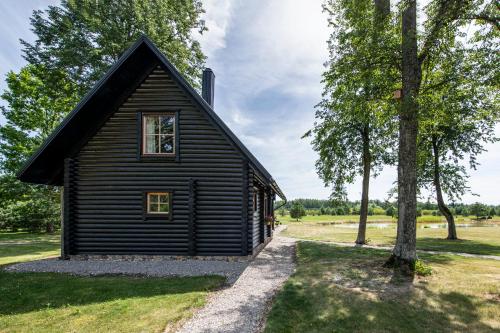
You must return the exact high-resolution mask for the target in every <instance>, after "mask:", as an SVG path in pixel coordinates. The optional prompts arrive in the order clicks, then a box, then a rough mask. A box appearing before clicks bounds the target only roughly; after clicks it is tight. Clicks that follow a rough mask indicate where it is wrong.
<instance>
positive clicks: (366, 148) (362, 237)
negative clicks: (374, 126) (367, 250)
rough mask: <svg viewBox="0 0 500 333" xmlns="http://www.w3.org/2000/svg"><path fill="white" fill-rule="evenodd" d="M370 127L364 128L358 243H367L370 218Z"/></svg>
mask: <svg viewBox="0 0 500 333" xmlns="http://www.w3.org/2000/svg"><path fill="white" fill-rule="evenodd" d="M370 170H371V155H370V127H369V126H368V125H365V127H364V128H363V189H362V192H361V209H360V212H359V227H358V237H357V238H356V244H366V222H367V220H368V191H369V187H370Z"/></svg>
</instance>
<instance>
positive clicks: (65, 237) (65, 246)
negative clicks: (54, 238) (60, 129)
mask: <svg viewBox="0 0 500 333" xmlns="http://www.w3.org/2000/svg"><path fill="white" fill-rule="evenodd" d="M72 171H73V159H72V158H65V159H64V188H63V191H64V192H63V202H62V208H63V214H62V215H63V220H62V224H61V228H62V230H61V258H62V259H68V258H69V255H70V254H71V250H70V229H71V206H72V203H71V173H72Z"/></svg>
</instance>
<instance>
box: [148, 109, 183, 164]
mask: <svg viewBox="0 0 500 333" xmlns="http://www.w3.org/2000/svg"><path fill="white" fill-rule="evenodd" d="M162 117H168V118H171V119H172V133H162V126H161V121H160V119H161V118H162ZM147 118H157V119H158V120H157V121H158V129H157V130H158V132H155V133H148V131H147ZM155 130H156V129H155ZM176 130H177V129H176V119H175V114H173V113H161V114H157V113H146V114H143V115H142V134H141V140H142V155H145V156H174V155H175V154H176V151H175V146H176V137H175V136H176ZM147 137H157V139H156V140H158V142H156V140H155V150H156V149H158V150H157V151H155V152H152V151H148V150H147V149H148V146H147ZM162 138H171V142H172V151H171V152H162V151H161V147H162V146H161V139H162ZM156 143H157V144H158V145H156Z"/></svg>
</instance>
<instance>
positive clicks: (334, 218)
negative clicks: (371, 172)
mask: <svg viewBox="0 0 500 333" xmlns="http://www.w3.org/2000/svg"><path fill="white" fill-rule="evenodd" d="M278 213H279V212H277V216H276V217H277V219H278V220H279V221H281V222H283V223H288V222H297V220H296V219H293V218H291V217H290V215H285V216H281V215H279V214H278ZM487 221H488V222H492V223H500V216H494V217H493V219H491V220H487ZM298 222H338V223H358V222H359V215H307V216H304V217H302V218H301V219H300V220H299V221H298ZM368 222H369V223H370V222H371V223H390V222H394V223H396V222H397V220H396V218H394V217H391V216H387V215H371V216H368ZM417 222H419V223H446V219H445V218H444V216H432V215H424V216H419V217H418V218H417ZM455 222H456V223H473V222H474V217H473V216H469V217H464V216H457V217H455Z"/></svg>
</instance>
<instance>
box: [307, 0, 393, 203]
mask: <svg viewBox="0 0 500 333" xmlns="http://www.w3.org/2000/svg"><path fill="white" fill-rule="evenodd" d="M324 10H325V11H326V12H327V13H328V14H329V19H328V22H329V25H330V27H331V28H332V34H331V38H330V40H329V41H328V47H329V50H330V60H329V62H328V68H327V70H326V72H325V73H324V74H323V81H322V82H323V84H324V90H323V99H322V101H321V102H320V103H319V104H318V105H317V106H316V119H317V122H316V123H315V125H314V128H313V129H312V131H310V132H308V133H306V136H308V135H311V136H312V137H313V141H312V144H313V148H314V150H316V151H317V152H318V154H319V159H318V160H317V162H316V169H317V172H318V175H319V176H320V177H321V179H322V180H323V182H324V183H325V184H326V185H327V186H332V191H333V192H332V197H333V198H335V199H338V200H344V199H345V195H346V189H345V185H346V184H349V183H353V182H354V179H355V177H356V176H358V175H362V174H363V163H368V165H370V168H371V169H372V171H373V172H374V174H375V175H376V174H377V172H378V171H379V170H380V168H381V166H382V165H383V164H387V163H392V162H393V161H394V154H393V147H394V145H395V142H396V135H395V133H396V128H395V123H394V121H393V117H392V116H393V115H394V114H395V112H396V109H395V103H394V101H393V100H392V92H393V91H394V90H395V89H396V86H395V83H396V82H397V78H398V77H399V73H398V70H397V67H396V66H395V64H396V63H397V62H398V60H397V56H396V55H397V52H398V51H397V50H398V48H397V45H398V42H397V38H394V36H397V34H395V33H394V29H395V27H396V25H395V24H393V22H392V21H391V19H390V16H389V17H388V18H387V19H385V20H383V21H382V22H380V24H379V25H378V26H377V25H374V20H375V6H374V5H373V1H371V0H356V1H350V0H330V1H327V2H326V4H325V5H324ZM366 145H367V146H368V151H367V152H366V150H364V147H366ZM365 152H366V153H365Z"/></svg>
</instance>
